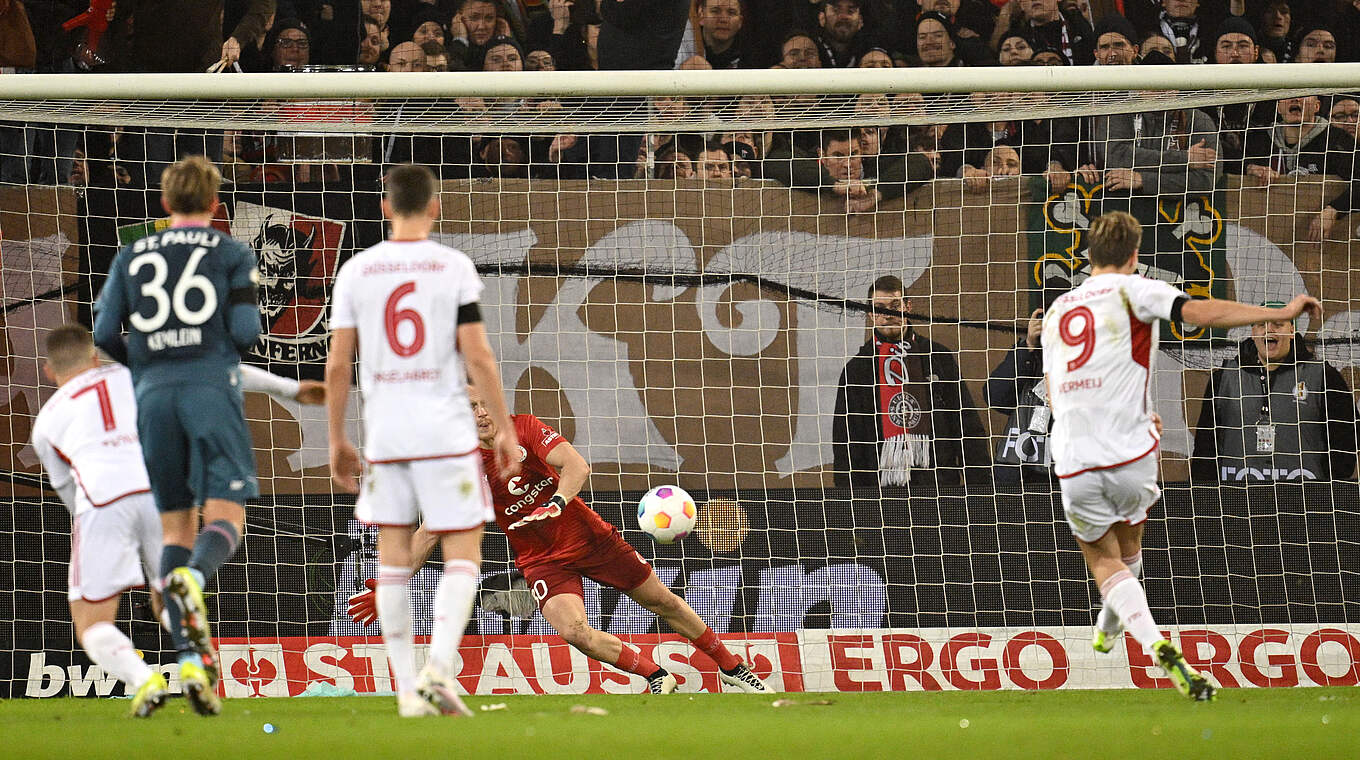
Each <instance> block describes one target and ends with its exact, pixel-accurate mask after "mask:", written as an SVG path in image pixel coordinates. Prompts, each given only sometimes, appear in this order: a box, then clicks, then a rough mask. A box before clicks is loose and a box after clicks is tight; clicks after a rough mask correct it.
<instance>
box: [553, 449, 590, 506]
mask: <svg viewBox="0 0 1360 760" xmlns="http://www.w3.org/2000/svg"><path fill="white" fill-rule="evenodd" d="M544 461H546V462H547V463H548V464H550V465H552V466H553V469H555V470H557V474H558V478H557V491H556V492H555V493H554V494H553V497H554V498H561V499H562V503H563V504H566V503H567V502H569V501H571V500H572V499H574V498H576V494H578V493H580V492H581V489H582V488H584V487H585V485H586V480H587V479H589V478H590V463H589V462H587V461H586V458H585V457H583V456H581V452H579V451H577V450H576V447H575V446H572V445H571V444H570V443H567V442H566V441H563V442H562V443H559V444H557V446H555V447H553V450H552V451H550V452H548V456H547V458H546V459H545V460H544Z"/></svg>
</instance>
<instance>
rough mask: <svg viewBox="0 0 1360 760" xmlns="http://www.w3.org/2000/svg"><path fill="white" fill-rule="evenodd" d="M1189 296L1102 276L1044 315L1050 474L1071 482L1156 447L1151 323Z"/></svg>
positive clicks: (1126, 277) (1148, 282)
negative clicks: (1050, 413) (1050, 424)
mask: <svg viewBox="0 0 1360 760" xmlns="http://www.w3.org/2000/svg"><path fill="white" fill-rule="evenodd" d="M1189 298H1190V297H1189V296H1187V295H1186V294H1185V293H1183V292H1181V291H1180V290H1177V289H1176V288H1174V287H1172V286H1171V285H1169V284H1167V283H1165V282H1162V281H1160V280H1152V279H1148V278H1146V277H1142V276H1140V275H1136V274H1113V273H1110V274H1100V275H1096V276H1094V277H1090V278H1088V279H1087V280H1086V281H1085V282H1084V283H1082V284H1081V285H1080V286H1079V287H1077V288H1074V289H1072V290H1071V291H1068V292H1067V293H1064V294H1063V295H1061V296H1059V297H1058V298H1057V299H1056V300H1055V301H1054V302H1053V305H1052V306H1051V307H1049V309H1048V312H1047V313H1046V314H1044V326H1043V336H1042V343H1043V352H1044V375H1045V377H1046V379H1047V381H1048V394H1049V404H1050V405H1051V406H1052V408H1053V432H1052V434H1051V437H1050V440H1049V443H1050V451H1052V454H1053V467H1054V471H1055V472H1056V473H1057V475H1058V477H1060V478H1070V477H1072V476H1073V475H1078V474H1080V473H1083V472H1087V471H1089V470H1101V469H1108V468H1112V467H1119V466H1121V465H1125V464H1128V463H1130V462H1133V461H1136V460H1138V459H1141V458H1143V457H1144V456H1146V455H1148V454H1150V453H1152V452H1153V451H1154V450H1156V448H1157V443H1158V437H1157V431H1156V428H1155V427H1154V426H1153V424H1152V415H1151V412H1152V408H1151V404H1150V395H1149V394H1150V381H1151V375H1152V356H1153V355H1154V354H1155V353H1156V351H1157V324H1156V323H1157V320H1159V319H1172V318H1173V316H1172V315H1173V314H1178V313H1179V311H1180V310H1179V309H1178V308H1176V304H1177V302H1178V301H1180V300H1181V299H1185V300H1189Z"/></svg>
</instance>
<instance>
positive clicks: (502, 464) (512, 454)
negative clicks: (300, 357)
mask: <svg viewBox="0 0 1360 760" xmlns="http://www.w3.org/2000/svg"><path fill="white" fill-rule="evenodd" d="M458 350H459V352H461V353H462V355H463V364H464V366H466V367H467V373H468V377H469V378H470V379H471V380H472V384H473V385H475V386H477V388H479V389H480V390H481V392H482V399H483V403H485V404H486V410H487V412H489V413H490V414H491V420H492V422H494V423H496V438H495V441H494V442H493V443H492V448H494V449H495V450H496V466H497V467H498V468H500V471H501V473H503V474H504V475H505V476H506V477H513V476H514V475H516V474H518V473H519V453H518V452H519V438H518V437H517V436H516V435H515V424H514V423H513V422H512V421H511V420H510V410H509V408H508V407H507V406H506V405H505V389H504V388H502V387H501V373H500V370H499V369H498V368H497V367H496V357H495V356H494V355H493V354H492V353H491V344H490V343H488V342H487V339H486V327H485V326H484V325H483V324H482V323H481V322H464V323H463V324H461V325H458ZM332 353H334V351H332ZM326 375H327V377H329V376H330V366H329V364H327V370H326ZM333 435H334V432H332V436H333ZM332 440H334V438H332Z"/></svg>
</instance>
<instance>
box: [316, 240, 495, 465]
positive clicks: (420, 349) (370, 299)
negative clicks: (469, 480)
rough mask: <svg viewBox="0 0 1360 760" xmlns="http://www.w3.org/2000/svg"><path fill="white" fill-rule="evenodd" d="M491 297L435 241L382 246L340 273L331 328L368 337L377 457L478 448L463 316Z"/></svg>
mask: <svg viewBox="0 0 1360 760" xmlns="http://www.w3.org/2000/svg"><path fill="white" fill-rule="evenodd" d="M481 295H482V281H481V279H479V278H478V277H477V270H476V268H475V267H473V265H472V261H471V260H470V259H469V258H468V257H467V256H466V255H464V254H463V253H462V252H461V251H456V250H454V249H452V248H449V247H446V246H443V245H440V244H438V243H435V242H433V241H431V240H416V241H400V242H399V241H390V240H389V241H386V242H383V243H379V244H378V245H375V246H373V247H372V248H369V249H368V250H365V251H362V252H360V253H358V254H356V255H355V256H354V257H353V258H351V259H350V260H349V261H347V262H345V265H344V266H342V267H341V268H340V272H339V273H338V274H337V275H336V276H335V288H334V291H333V292H332V294H331V320H330V327H331V329H332V330H336V329H343V328H349V327H352V328H355V329H356V330H357V331H358V338H359V387H360V389H361V390H362V391H363V396H364V412H363V417H364V456H365V458H366V459H368V461H370V462H373V463H385V462H402V461H410V460H413V459H436V458H439V457H447V456H456V455H459V454H466V453H469V452H471V451H473V450H475V449H476V448H477V427H476V424H475V422H474V420H473V416H472V407H471V406H470V405H469V403H468V398H467V386H466V385H465V383H464V380H463V378H464V370H463V360H462V357H461V356H460V355H459V353H458V310H459V308H460V307H463V306H466V305H468V304H472V303H477V302H478V301H479V300H480V299H481Z"/></svg>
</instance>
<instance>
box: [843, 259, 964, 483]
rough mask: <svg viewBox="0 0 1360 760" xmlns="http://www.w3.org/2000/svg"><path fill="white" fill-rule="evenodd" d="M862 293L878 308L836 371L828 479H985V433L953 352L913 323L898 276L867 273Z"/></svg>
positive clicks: (950, 481) (903, 480) (906, 481)
mask: <svg viewBox="0 0 1360 760" xmlns="http://www.w3.org/2000/svg"><path fill="white" fill-rule="evenodd" d="M868 297H869V299H870V300H871V301H872V302H873V305H874V306H875V307H877V308H878V309H883V310H885V311H883V312H880V311H875V312H874V314H873V316H872V322H873V327H874V333H873V337H872V338H871V339H870V340H869V341H868V342H867V343H865V344H864V346H863V347H861V348H860V350H859V352H858V353H857V354H855V356H854V357H852V358H851V359H850V361H849V362H848V363H846V365H845V369H844V370H843V371H842V372H841V377H840V381H839V384H838V388H837V391H836V405H835V412H834V414H835V416H834V417H833V418H832V433H831V441H832V460H833V467H834V481H835V484H836V485H837V486H838V487H842V488H844V487H850V488H857V489H866V490H869V491H874V490H877V489H878V488H880V487H883V486H940V485H945V486H948V485H957V484H959V483H962V482H964V481H965V479H967V480H973V479H977V478H985V477H986V476H987V474H989V472H990V470H989V468H988V465H989V461H988V460H989V457H988V456H987V443H986V433H985V432H984V430H983V427H982V420H981V418H979V417H978V413H977V409H976V407H974V405H973V399H972V395H971V394H970V393H969V392H968V388H967V386H965V385H964V383H963V381H962V379H961V378H960V376H959V365H958V362H957V361H956V360H955V359H954V356H953V354H952V352H951V351H950V350H949V349H947V348H945V347H944V346H942V345H940V344H938V343H935V342H933V341H930V340H926V339H925V338H922V337H921V336H920V335H917V334H916V332H915V331H914V330H912V327H911V323H910V322H909V321H908V319H907V318H906V316H905V312H907V311H908V310H909V309H910V308H911V304H910V302H909V301H908V300H907V299H905V298H904V297H903V286H902V280H901V279H899V278H898V277H896V276H894V275H884V276H882V277H879V278H878V279H876V280H874V283H873V284H872V285H871V286H869V294H868ZM892 312H897V313H892Z"/></svg>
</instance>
